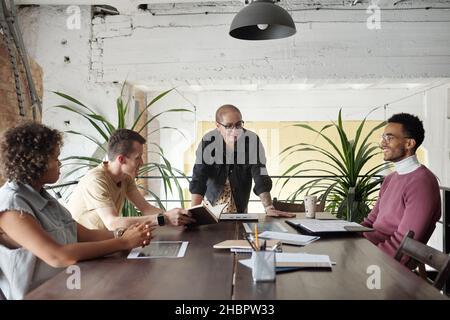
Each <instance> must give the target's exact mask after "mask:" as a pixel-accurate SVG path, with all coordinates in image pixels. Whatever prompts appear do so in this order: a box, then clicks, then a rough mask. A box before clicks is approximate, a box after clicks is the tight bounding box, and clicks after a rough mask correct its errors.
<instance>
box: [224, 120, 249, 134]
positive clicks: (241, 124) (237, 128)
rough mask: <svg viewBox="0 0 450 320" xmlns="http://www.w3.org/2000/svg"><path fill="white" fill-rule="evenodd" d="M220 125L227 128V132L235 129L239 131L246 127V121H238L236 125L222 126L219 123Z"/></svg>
mask: <svg viewBox="0 0 450 320" xmlns="http://www.w3.org/2000/svg"><path fill="white" fill-rule="evenodd" d="M217 123H218V124H220V125H221V126H222V127H224V128H225V130H228V131H231V130H233V129H236V130H239V129H242V127H244V121H242V120H241V121H238V122H236V123H235V124H222V123H220V122H217Z"/></svg>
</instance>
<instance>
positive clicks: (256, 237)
mask: <svg viewBox="0 0 450 320" xmlns="http://www.w3.org/2000/svg"><path fill="white" fill-rule="evenodd" d="M255 244H256V248H258V250H259V239H258V224H257V223H255Z"/></svg>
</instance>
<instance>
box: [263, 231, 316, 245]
mask: <svg viewBox="0 0 450 320" xmlns="http://www.w3.org/2000/svg"><path fill="white" fill-rule="evenodd" d="M259 237H260V238H263V239H273V240H280V241H281V242H282V243H285V244H293V245H297V246H306V245H307V244H309V243H311V242H313V241H316V240H318V239H320V237H317V236H305V235H302V234H293V233H286V232H274V231H264V232H262V233H260V234H259Z"/></svg>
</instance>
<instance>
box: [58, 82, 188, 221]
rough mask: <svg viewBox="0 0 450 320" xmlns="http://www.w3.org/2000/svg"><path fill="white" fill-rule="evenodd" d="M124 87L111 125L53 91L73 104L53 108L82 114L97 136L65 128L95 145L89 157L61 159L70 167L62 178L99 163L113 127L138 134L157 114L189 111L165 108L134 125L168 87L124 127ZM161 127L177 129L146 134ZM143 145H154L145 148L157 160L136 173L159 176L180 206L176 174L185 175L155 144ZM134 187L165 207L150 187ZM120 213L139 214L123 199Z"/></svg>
mask: <svg viewBox="0 0 450 320" xmlns="http://www.w3.org/2000/svg"><path fill="white" fill-rule="evenodd" d="M124 87H125V85H124V86H123V87H122V91H121V94H120V96H119V97H118V98H117V100H116V111H117V124H115V125H113V124H112V123H111V122H110V121H108V120H107V119H106V117H105V116H103V115H101V114H99V113H96V112H95V111H94V110H93V109H92V108H90V107H88V106H86V105H85V104H83V103H82V102H80V101H79V100H77V99H75V98H73V97H71V96H69V95H67V94H64V93H61V92H54V93H55V94H57V95H58V96H60V97H62V98H64V99H65V100H67V101H69V102H71V103H72V104H73V105H57V106H55V108H60V109H64V110H68V111H70V112H73V113H75V114H77V115H79V116H81V117H83V118H84V119H85V120H86V121H87V122H88V123H89V124H90V125H91V126H92V127H93V128H95V131H96V132H97V133H98V135H99V136H100V139H97V138H95V137H92V136H89V135H87V134H85V133H83V132H79V131H72V130H69V131H66V132H67V133H69V134H72V135H78V136H82V137H84V138H85V139H87V140H89V141H90V142H91V143H94V144H95V145H96V146H97V149H96V151H95V152H94V154H93V155H92V156H77V155H74V156H69V157H66V158H64V159H62V162H63V166H71V169H70V170H69V171H68V172H67V173H66V174H65V175H64V177H69V176H70V177H74V178H73V179H75V180H78V179H79V178H80V177H81V176H76V175H77V174H81V172H82V170H83V169H91V168H94V167H96V166H98V165H99V164H100V163H102V161H103V159H104V158H105V155H106V148H107V143H108V140H109V137H110V136H111V134H112V133H113V132H114V131H115V130H117V129H131V130H135V131H137V132H139V133H140V132H142V130H144V128H145V127H147V126H148V125H149V124H150V123H151V122H152V121H154V120H155V119H157V118H158V117H160V116H161V115H163V114H166V113H170V112H192V111H191V110H188V109H181V108H177V109H168V110H166V111H163V112H160V113H157V114H156V115H153V116H151V117H150V118H149V119H148V120H147V121H145V123H144V124H142V125H141V126H139V124H138V123H139V120H141V119H142V117H143V116H144V114H145V113H146V112H147V111H148V110H149V108H150V107H151V106H152V105H153V104H154V103H156V102H157V101H158V100H160V99H161V98H163V97H164V96H165V95H167V94H168V93H169V92H171V91H172V90H173V89H170V90H167V91H165V92H163V93H161V94H159V95H158V96H157V97H155V98H154V99H153V100H152V101H150V103H148V104H147V106H146V107H145V108H144V110H142V111H141V112H140V113H139V114H138V115H137V116H136V117H135V119H134V121H133V123H132V124H131V125H129V126H127V122H126V119H127V116H128V113H129V112H130V109H129V107H128V102H129V101H127V102H126V103H124V101H123V98H122V97H123V90H124ZM161 129H169V130H176V131H178V132H180V131H179V130H178V129H176V128H173V127H161V128H158V129H155V130H153V131H151V132H150V133H149V135H151V134H153V133H156V132H157V131H159V130H161ZM180 134H182V135H183V133H182V132H180ZM183 136H184V135H183ZM147 145H153V146H155V147H156V149H157V151H149V152H150V153H154V154H157V155H158V158H159V159H160V160H161V161H160V162H148V163H144V164H143V165H142V166H141V167H140V169H139V173H138V176H148V175H150V174H152V173H156V174H159V175H160V176H161V179H162V182H163V186H164V192H165V194H166V195H167V194H168V192H171V193H173V192H174V188H176V190H177V193H178V196H179V199H180V204H181V206H182V207H184V201H183V200H184V197H183V191H182V188H181V186H180V181H179V180H178V177H179V176H181V177H182V178H184V179H186V180H187V177H186V176H185V174H184V173H183V172H182V171H180V170H178V169H176V168H173V167H172V165H171V164H170V162H169V160H168V159H167V158H166V157H165V156H164V151H163V149H162V148H161V147H160V146H159V145H158V144H157V143H154V142H150V141H149V142H147ZM177 175H178V177H177ZM138 187H139V188H141V189H143V190H145V192H147V193H149V194H150V195H151V196H152V197H153V198H154V199H155V201H156V202H157V203H158V205H159V207H160V208H161V209H164V210H165V207H164V205H163V203H162V201H161V199H160V198H159V197H158V196H157V195H156V194H155V193H154V192H153V191H152V190H150V189H149V188H144V187H143V186H140V185H139V186H138ZM122 215H123V216H135V215H139V213H138V212H137V210H136V208H135V207H134V206H133V205H132V204H131V203H129V202H128V201H126V202H125V205H124V207H123V210H122Z"/></svg>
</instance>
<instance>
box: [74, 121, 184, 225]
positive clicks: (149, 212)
mask: <svg viewBox="0 0 450 320" xmlns="http://www.w3.org/2000/svg"><path fill="white" fill-rule="evenodd" d="M145 142H146V141H145V139H144V138H143V137H142V136H141V135H140V134H139V133H137V132H135V131H132V130H128V129H119V130H116V131H115V132H114V133H113V134H112V135H111V137H110V139H109V141H108V158H109V159H110V160H111V161H109V162H103V163H102V164H100V165H99V166H98V167H96V168H94V169H91V170H89V171H88V172H87V173H86V175H85V176H84V177H83V178H81V179H80V181H79V183H78V185H77V186H76V188H75V190H74V192H73V193H72V195H71V197H70V200H69V203H68V207H69V210H70V212H71V214H72V216H73V218H74V219H75V220H76V221H77V222H78V223H80V224H82V225H83V226H85V227H86V228H88V229H109V230H115V229H117V228H128V227H129V226H130V225H133V224H135V223H140V222H148V223H150V225H153V226H156V225H159V226H162V225H165V224H166V223H168V224H170V225H173V226H180V225H185V224H187V223H190V222H193V219H192V218H190V217H189V213H188V212H187V211H186V210H183V209H173V210H170V211H168V212H164V211H163V210H161V209H159V208H156V207H154V206H152V205H150V204H149V203H148V202H147V201H146V200H145V199H144V197H143V196H142V194H141V193H140V192H139V190H138V189H137V186H136V183H135V181H134V179H135V177H136V176H137V174H138V170H139V167H140V166H141V165H142V164H143V160H142V154H143V150H144V144H145ZM125 198H127V199H128V200H130V201H131V202H132V203H133V204H134V205H135V206H136V208H137V209H138V210H139V211H140V212H141V213H142V216H141V217H121V216H120V212H121V210H122V207H123V205H124V203H125Z"/></svg>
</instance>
